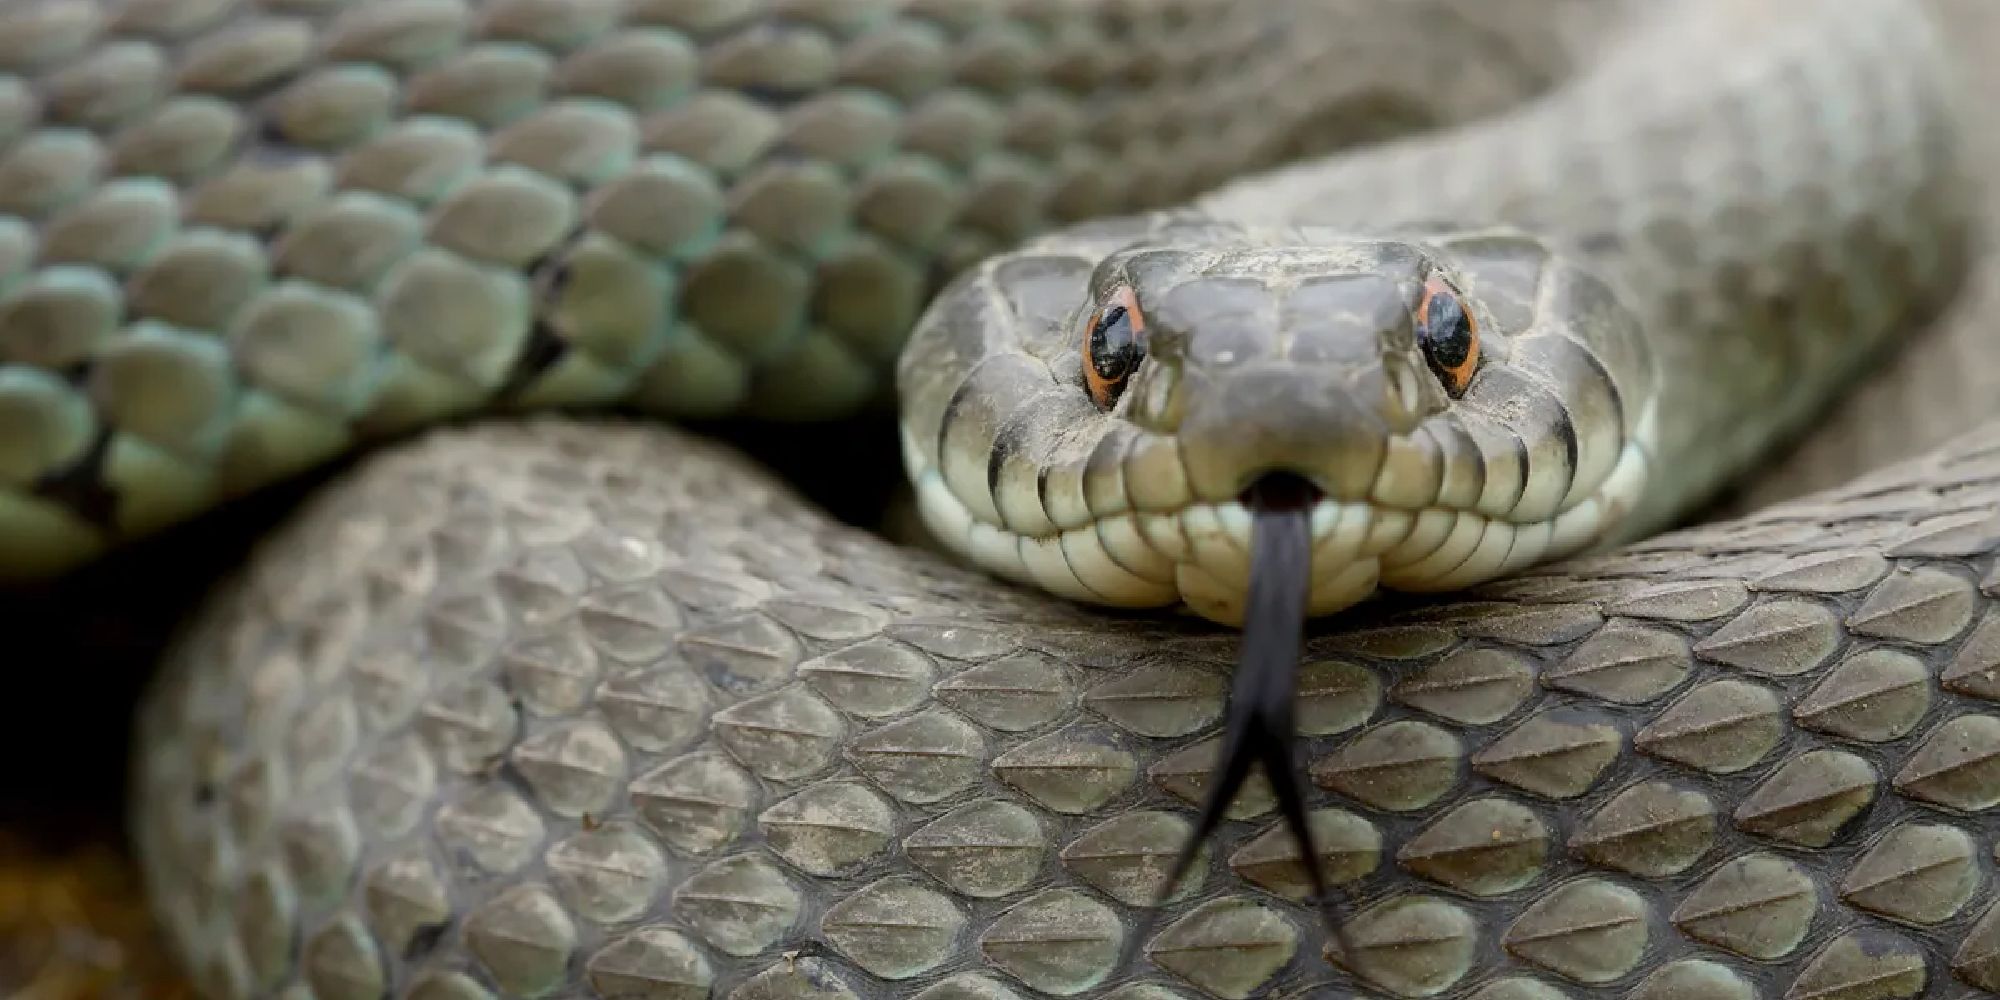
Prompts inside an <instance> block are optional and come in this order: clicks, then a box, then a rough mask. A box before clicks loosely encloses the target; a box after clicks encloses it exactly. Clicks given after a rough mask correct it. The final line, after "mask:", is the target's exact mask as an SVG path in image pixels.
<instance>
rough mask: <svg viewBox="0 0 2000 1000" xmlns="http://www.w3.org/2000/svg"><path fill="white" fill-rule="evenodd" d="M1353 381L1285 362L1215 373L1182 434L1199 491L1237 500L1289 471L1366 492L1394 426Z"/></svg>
mask: <svg viewBox="0 0 2000 1000" xmlns="http://www.w3.org/2000/svg"><path fill="white" fill-rule="evenodd" d="M1354 381H1355V380H1353V379H1351V378H1350V377H1348V376H1346V375H1344V374H1336V373H1332V372H1326V371H1313V370H1302V369H1300V368H1298V367H1284V366H1271V367H1268V368H1265V369H1262V370H1255V371H1242V372H1233V373H1230V374H1229V375H1228V376H1227V377H1226V378H1220V377H1215V376H1210V377H1209V379H1208V380H1207V381H1206V382H1205V383H1204V384H1202V385H1200V386H1197V387H1196V388H1195V391H1192V392H1190V393H1189V394H1188V397H1189V399H1188V404H1187V409H1186V412H1185V416H1184V418H1183V420H1182V423H1181V426H1180V430H1179V432H1178V434H1177V437H1178V438H1179V441H1180V444H1181V452H1182V454H1183V455H1184V456H1185V457H1186V463H1187V465H1186V468H1187V475H1188V483H1189V485H1191V486H1192V487H1193V488H1194V492H1195V495H1196V496H1198V497H1200V498H1201V499H1204V500H1208V501H1212V502H1221V501H1226V500H1233V499H1237V498H1239V497H1241V496H1244V495H1245V491H1246V490H1249V489H1252V488H1253V486H1254V484H1256V483H1258V482H1260V481H1262V480H1263V479H1264V478H1265V477H1267V476H1270V475H1273V474H1277V473H1284V474H1287V475H1289V476H1291V477H1294V478H1296V479H1298V480H1300V481H1302V482H1305V483H1310V484H1311V485H1312V487H1313V488H1314V489H1316V490H1317V491H1318V492H1319V493H1320V494H1323V495H1324V496H1327V497H1331V498H1333V499H1336V500H1358V499H1362V498H1365V497H1367V496H1368V494H1369V491H1370V490H1371V489H1372V488H1373V486H1374V483H1375V476H1376V471H1377V469H1379V468H1380V465H1381V461H1382V455H1383V451H1384V449H1385V447H1386V442H1387V441H1388V439H1389V437H1390V429H1389V427H1388V426H1387V424H1385V423H1384V422H1383V420H1382V419H1381V417H1380V416H1379V415H1378V414H1377V413H1376V411H1375V407H1373V406H1372V405H1371V404H1370V403H1369V401H1368V399H1367V398H1366V397H1367V396H1368V395H1369V394H1370V393H1369V391H1368V389H1367V388H1360V389H1357V387H1356V385H1355V384H1354Z"/></svg>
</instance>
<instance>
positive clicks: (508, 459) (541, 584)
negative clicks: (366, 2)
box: [134, 421, 2000, 1000]
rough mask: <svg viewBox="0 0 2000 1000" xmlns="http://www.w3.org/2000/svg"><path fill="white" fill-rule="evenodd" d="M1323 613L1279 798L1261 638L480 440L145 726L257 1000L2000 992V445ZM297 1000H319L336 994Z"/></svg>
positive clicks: (159, 706) (207, 976)
mask: <svg viewBox="0 0 2000 1000" xmlns="http://www.w3.org/2000/svg"><path fill="white" fill-rule="evenodd" d="M1996 431H2000V427H1994V426H1991V425H1988V426H1985V427H1982V428H1980V429H1979V430H1978V431H1976V432H1974V433H1972V434H1970V435H1969V436H1967V437H1965V438H1964V439H1963V440H1962V441H1961V442H1959V443H1957V444H1955V445H1951V446H1948V447H1946V448H1944V449H1942V450H1940V451H1938V452H1936V453H1934V454H1932V455H1930V456H1928V457H1926V458H1924V459H1921V460H1918V461H1915V462H1911V463H1907V464H1904V465H1901V466H1898V467H1894V468H1891V469H1888V470H1885V471H1883V472H1881V473H1878V474H1877V475H1875V476H1873V477H1870V478H1868V479H1866V480H1864V481H1858V482H1856V483H1855V484H1853V485H1852V486H1851V487H1850V488H1848V489H1846V490H1845V491H1843V492H1839V493H1834V494H1826V495H1820V496H1816V497H1814V498H1811V499H1808V500H1805V501H1801V502H1799V503H1797V504H1795V505H1791V506H1782V507H1775V508H1772V509H1770V510H1768V511H1766V512H1763V513H1760V514H1759V515H1757V516H1755V517H1754V518H1752V519H1750V520H1748V521H1743V522H1735V523H1728V524H1720V525H1715V526H1711V527H1705V528H1699V529H1695V530H1692V531H1688V532H1682V533H1677V534H1670V535H1666V536H1662V537H1660V538H1658V539H1655V540H1653V541H1649V542H1645V543H1642V544H1640V545H1638V546H1636V547H1634V548H1631V549H1628V550H1626V551H1624V552H1622V553H1620V554H1617V555H1613V556H1606V557H1599V558H1594V559H1590V560H1582V561H1572V562H1569V563H1566V564H1561V565H1558V566H1555V567H1553V568H1550V569H1547V570H1544V571H1540V572H1537V573H1533V574H1530V575H1527V576H1523V577H1520V578H1517V579H1514V580H1512V581H1509V582H1507V583H1504V584H1499V585H1495V586H1493V587H1491V588H1489V589H1488V590H1486V591H1484V592H1480V593H1476V594H1474V595H1472V596H1471V598H1470V599H1468V600H1465V601H1462V602H1457V603H1446V604H1442V605H1438V606H1434V607H1428V608H1425V607H1419V608H1415V609H1407V610H1404V611H1402V612H1400V613H1398V612H1396V611H1394V610H1393V609H1379V608H1378V609H1374V610H1370V611H1368V612H1366V613H1357V614H1351V615H1348V616H1340V617H1336V618H1333V619H1330V620H1326V621H1324V622H1323V623H1322V624H1321V626H1320V627H1319V628H1318V629H1317V630H1316V632H1315V633H1314V634H1313V636H1312V638H1311V639H1310V641H1309V642H1308V655H1307V665H1306V666H1305V667H1304V669H1303V672H1302V674H1303V676H1302V689H1301V693H1300V705H1299V708H1300V719H1301V729H1302V731H1303V735H1304V738H1303V740H1302V744H1303V745H1302V746H1301V747H1300V753H1301V754H1302V757H1303V759H1304V760H1305V761H1307V762H1309V773H1310V774H1311V776H1312V780H1313V783H1314V786H1315V787H1314V788H1313V789H1312V790H1311V791H1312V806H1313V807H1314V808H1315V809H1316V810H1319V812H1318V814H1317V815H1318V819H1317V820H1316V821H1315V822H1316V824H1317V830H1318V833H1319V842H1320V843H1321V845H1322V850H1323V852H1324V853H1325V855H1326V857H1325V864H1326V867H1327V870H1328V871H1329V872H1331V873H1332V875H1333V877H1334V878H1335V880H1336V881H1337V882H1338V884H1339V893H1338V895H1339V906H1340V908H1341V910H1342V912H1343V913H1344V914H1345V915H1346V923H1345V927H1346V931H1347V934H1348V936H1349V939H1350V940H1351V942H1352V943H1353V944H1352V950H1351V951H1350V952H1349V953H1347V954H1345V955H1341V956H1333V957H1331V958H1329V957H1328V956H1324V955H1323V954H1322V947H1323V945H1324V944H1325V941H1324V937H1323V931H1322V929H1321V925H1320V924H1319V922H1318V920H1317V918H1316V916H1315V914H1314V913H1313V911H1312V910H1311V909H1310V908H1308V907H1307V906H1305V905H1302V904H1301V902H1300V901H1299V897H1300V895H1301V894H1302V892H1303V889H1304V871H1303V868H1302V867H1301V866H1300V864H1299V863H1298V860H1297V857H1296V853H1295V851H1296V849H1295V848H1294V846H1293V841H1292V840H1291V839H1290V838H1289V837H1288V836H1286V835H1285V834H1284V832H1283V829H1282V826H1281V825H1280V824H1278V823H1277V822H1276V818H1275V816H1274V814H1273V811H1272V802H1271V799H1270V797H1269V794H1268V789H1267V787H1265V786H1262V783H1261V779H1259V780H1257V781H1253V782H1252V785H1251V787H1250V790H1249V791H1247V792H1246V793H1245V794H1243V795H1242V796H1241V797H1240V798H1239V799H1238V800H1237V803H1236V805H1235V807H1234V811H1233V814H1232V818H1233V819H1234V820H1235V821H1236V822H1232V823H1229V824H1226V830H1225V833H1224V834H1223V835H1222V836H1221V837H1220V838H1219V840H1218V841H1217V842H1216V843H1214V845H1213V846H1212V847H1211V849H1210V850H1209V851H1208V854H1207V857H1206V858H1205V859H1204V861H1203V863H1202V864H1200V865H1199V866H1198V868H1197V869H1196V870H1197V872H1198V873H1199V874H1198V877H1197V878H1196V879H1194V880H1192V884H1190V885H1189V886H1188V887H1187V888H1186V890H1185V891H1184V892H1183V893H1181V894H1179V895H1177V896H1175V897H1174V898H1173V900H1172V901H1171V902H1170V903H1169V905H1168V907H1167V909H1166V910H1165V912H1164V913H1163V914H1162V916H1161V918H1160V919H1159V920H1158V921H1157V922H1156V923H1155V925H1154V934H1153V936H1152V937H1150V938H1149V939H1148V940H1147V941H1146V942H1145V947H1144V950H1143V952H1142V957H1141V958H1140V959H1139V961H1138V963H1137V964H1135V965H1133V966H1130V967H1119V966H1118V965H1117V960H1118V956H1119V954H1120V948H1121V945H1123V944H1124V942H1125V937H1126V935H1128V934H1129V933H1131V932H1132V928H1133V927H1134V924H1135V919H1136V917H1137V915H1138V910H1137V909H1135V905H1138V904H1145V903H1148V902H1150V901H1151V900H1152V899H1153V897H1154V893H1155V892H1156V891H1157V890H1158V889H1159V886H1158V885H1156V882H1157V880H1158V879H1160V878H1161V877H1162V869H1163V868H1164V867H1165V864H1166V862H1167V861H1168V860H1169V859H1170V858H1171V856H1172V854H1173V852H1174V851H1175V850H1176V849H1178V847H1179V846H1180V843H1181V840H1182V838H1184V837H1185V836H1187V834H1188V833H1189V827H1190V816H1191V810H1190V805H1191V804H1192V803H1195V802H1198V801H1199V799H1200V795H1201V790H1202V787H1203V780H1204V777H1205V775H1206V774H1207V771H1208V768H1209V767H1210V766H1211V764H1212V760H1211V756H1212V753H1213V747H1214V737H1215V727H1216V722H1217V720H1218V718H1219V716H1220V714H1221V711H1222V699H1223V695H1224V692H1225V691H1226V689H1227V688H1226V680H1227V671H1228V670H1229V669H1230V668H1231V665H1232V663H1233V660H1234V657H1235V653H1236V648H1235V647H1236V641H1235V637H1234V636H1232V635H1230V634H1228V633H1226V632H1218V631H1216V630H1214V629H1213V628H1211V627H1207V626H1205V625H1202V624H1200V623H1197V622H1194V621H1191V620H1187V619H1182V620H1178V621H1176V620H1170V619H1163V618H1158V617H1116V616H1108V615H1103V614H1098V613H1092V612H1089V611H1086V610H1083V609H1080V608H1079V607H1077V606H1075V605H1073V604H1069V603H1066V602H1062V601H1059V600H1057V599H1053V598H1047V597H1042V596H1039V595H1035V594H1033V593H1029V592H1026V591H1019V590H1014V589H1011V588H1007V587H1003V586H999V585H995V584H993V583H991V582H989V581H988V580H986V579H984V578H982V577H980V576H978V575H976V574H973V573H970V572H967V571H964V570H960V569H957V568H954V567H952V566H950V565H948V564H946V563H944V562H943V561H941V560H938V559H934V558H932V557H929V556H927V555H924V554H922V553H916V552H912V551H910V550H908V549H901V548H896V547H892V546H889V545H887V544H885V543H884V542H882V541H881V540H879V539H878V538H876V537H874V536H872V535H868V534H865V533H863V532H860V531H857V530H855V529H851V528H845V527H841V526H839V525H837V524H835V523H833V522H831V521H829V520H828V519H826V518H824V517H823V516H821V515H819V514H817V513H816V512H815V511H813V510H811V509H810V508H807V507H805V506H803V505H801V504H800V503H799V502H798V501H796V500H795V499H793V497H792V495H791V494H790V493H789V492H788V491H787V489H786V488H785V487H783V486H781V485H779V484H777V483H776V482H775V481H773V480H772V479H771V478H770V477H768V476H767V475H765V474H763V473H760V472H758V471H755V470H754V469H752V468H750V467H748V466H746V465H744V464H742V463H741V462H740V461H738V460H736V459H734V458H732V457H730V456H728V455H727V454H726V453H723V452H721V451H720V449H719V448H717V447H716V446H714V445H712V444H710V443H707V442H704V441H701V440H699V439H693V438H689V437H686V436H683V435H680V434H678V433H674V432H670V431H666V430H663V429H659V428H640V427H631V426H623V427H620V426H597V425H590V424H580V423H565V422H556V421H549V422H537V423H529V424H526V425H513V426H499V425H495V426H488V427H485V428H474V429H469V430H454V431H448V432H439V433H436V434H434V435H432V436H430V437H429V438H428V439H426V440H423V441H420V442H418V443H416V444H413V445H410V446H405V447H400V448H398V449H396V450H394V451H392V452H389V453H386V454H383V455H381V456H378V457H377V458H375V459H373V460H371V461H370V462H369V463H367V464H366V466H365V467H364V469H363V470H362V471H360V472H359V473H357V474H356V475H354V476H353V477H351V478H349V479H348V480H346V481H345V482H344V484H342V485H340V486H337V487H334V488H332V489H330V490H328V491H327V492H325V493H323V494H322V495H321V496H320V497H319V498H317V499H316V500H315V501H313V502H312V503H311V505H310V507H309V509H308V510H306V511H305V512H304V513H303V514H302V516H301V517H300V518H299V519H298V520H297V521H296V523H294V524H292V525H290V526H289V527H288V528H286V529H284V530H282V531H281V532H280V533H279V534H278V535H276V536H274V537H273V538H272V539H271V540H270V541H269V542H268V544H267V545H266V546H265V548H264V549H263V551H262V554H261V555H260V556H259V557H258V558H257V559H256V560H255V562H254V564H253V565H252V566H251V567H250V569H249V571H248V573H247V575H246V576H245V577H244V578H243V579H242V580H241V581H240V582H239V584H238V585H237V586H235V587H234V588H233V589H231V590H230V591H229V592H227V593H225V594H223V595H221V596H220V597H219V599H218V601H217V602H216V604H215V605H214V607H213V608H212V610H211V612H210V613H209V614H207V615H205V616H204V617H203V618H202V619H201V620H200V621H199V622H197V623H196V624H195V626H194V629H193V631H192V632H191V634H190V635H189V636H188V637H187V640H186V642H185V643H184V644H182V645H181V646H180V647H179V649H178V651H177V653H176V655H175V662H173V663H172V664H171V665H170V669H169V670H168V672H167V674H166V677H165V679H164V681H163V684H162V686H161V687H160V688H159V689H158V690H157V691H156V692H155V699H154V700H153V702H152V703H151V705H150V708H149V711H148V712H147V713H146V716H145V718H144V723H143V727H142V731H141V734H140V739H141V745H142V746H143V747H144V751H143V752H142V754H141V756H140V758H139V760H138V762H137V764H138V773H137V775H136V783H135V785H134V788H135V790H136V791H135V795H136V798H135V804H136V807H137V809H138V813H137V815H138V817H139V821H138V831H139V834H140V838H141V841H140V843H141V848H142V852H143V857H144V859H145V862H146V867H147V871H148V873H149V876H150V881H151V886H150V888H151V892H152V898H153V899H154V900H155V901H156V905H157V906H158V908H159V913H160V916H161V918H162V923H163V926H164V927H165V928H166V930H167V932H168V934H169V935H170V936H171V938H172V939H173V940H174V941H175V942H177V944H178V946H179V948H180V949H182V951H183V952H184V954H186V955H187V956H188V958H189V959H190V961H191V965H192V968H193V969H194V970H195V974H196V978H197V981H198V982H199V983H200V984H201V985H202V986H203V987H204V988H205V989H206V990H207V991H208V992H209V993H210V994H212V995H216V996H238V995H267V994H268V995H275V994H278V993H280V992H281V991H282V990H284V989H286V988H288V987H290V988H295V989H296V988H298V987H299V985H300V984H303V986H304V987H305V988H307V989H309V990H310V995H314V996H322V997H326V996H357V997H361V996H365V997H374V996H380V995H383V994H385V993H389V994H394V995H403V996H424V997H431V996H448V997H483V996H489V995H509V996H544V995H558V996H572V995H577V996H602V997H628V996H663V997H701V996H715V997H732V998H738V1000H763V998H771V997H819V998H841V997H868V998H873V997H888V996H913V995H919V994H921V995H923V996H925V997H927V998H930V1000H940V998H945V997H960V996H968V995H969V996H977V997H985V998H1002V1000H1004V998H1012V997H1029V996H1034V995H1038V994H1052V995H1064V996H1066V995H1085V996H1107V995H1113V994H1115V995H1118V996H1120V997H1122V998H1125V1000H1136V998H1138V997H1150V998H1159V997H1176V996H1178V997H1195V996H1204V995H1205V996H1214V997H1227V998H1238V997H1245V996H1249V995H1253V994H1255V995H1273V996H1289V995H1295V994H1296V992H1297V991H1299V990H1304V989H1307V988H1313V987H1322V986H1324V987H1326V988H1328V989H1330V992H1318V993H1314V994H1313V995H1316V996H1335V997H1348V996H1371V997H1382V996H1388V997H1417V996H1432V995H1446V996H1452V997H1470V996H1477V997H1480V998H1481V1000H1499V998H1509V1000H1516V998H1536V1000H1543V998H1550V997H1571V998H1576V1000H1582V998H1590V997H1644V998H1651V1000H1659V998H1666V997H1679V998H1693V997H1701V998H1722V1000H1732V998H1740V997H1751V996H1760V997H1767V998H1778V997H1789V998H1792V1000H1821V998H1827V997H1843V998H1844V997H1873V998H1909V997H1920V996H1922V997H1955V996H1959V995H1963V994H1967V993H1971V992H1974V991H1977V990H1988V991H1995V992H2000V963H1997V962H1996V958H1995V956H1996V955H2000V908H1995V903H1994V900H1995V897H1994V895H1993V891H1992V882H1991V878H1990V870H1991V861H1990V855H1989V850H1990V847H1991V844H1992V843H1993V839H1994V836H1995V835H1996V834H1997V833H2000V826H1996V823H1995V819H1994V816H1995V813H1994V812H1993V810H1994V809H1995V807H1996V806H2000V763H1996V762H2000V709H1996V707H1995V704H1994V702H1995V700H2000V679H1996V677H2000V600H1996V598H2000V560H1996V550H2000V516H1996V515H1995V513H1994V512H1995V510H1996V506H1997V505H2000V453H1996V452H1995V451H1994V450H1993V445H1992V442H1993V441H1994V440H1995V437H1994V434H1995V432H1996ZM287 995H307V994H306V993H303V992H299V993H293V994H287Z"/></svg>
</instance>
